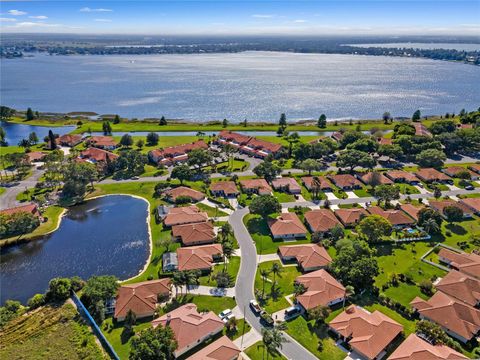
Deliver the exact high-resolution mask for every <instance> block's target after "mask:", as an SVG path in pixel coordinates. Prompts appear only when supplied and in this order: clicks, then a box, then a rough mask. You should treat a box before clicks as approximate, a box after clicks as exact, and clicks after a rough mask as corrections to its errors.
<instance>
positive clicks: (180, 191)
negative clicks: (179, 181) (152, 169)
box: [163, 186, 205, 201]
mask: <svg viewBox="0 0 480 360" xmlns="http://www.w3.org/2000/svg"><path fill="white" fill-rule="evenodd" d="M163 193H164V194H165V195H166V196H167V197H168V198H170V199H172V200H173V201H176V200H177V198H178V197H189V198H191V199H192V200H194V201H201V200H203V199H205V194H204V193H201V192H200V191H197V190H193V189H190V188H189V187H186V186H179V187H176V188H172V189H169V190H165V191H164V192H163Z"/></svg>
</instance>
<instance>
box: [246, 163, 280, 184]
mask: <svg viewBox="0 0 480 360" xmlns="http://www.w3.org/2000/svg"><path fill="white" fill-rule="evenodd" d="M281 171H282V169H281V168H280V167H278V166H277V165H275V164H273V163H272V162H270V161H263V162H261V163H260V164H258V165H257V166H255V168H254V169H253V172H254V173H255V175H257V176H258V177H263V178H264V179H265V180H267V181H272V180H273V179H275V178H276V177H277V176H278V175H279V174H280V173H281Z"/></svg>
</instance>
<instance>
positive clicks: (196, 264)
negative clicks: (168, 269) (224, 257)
mask: <svg viewBox="0 0 480 360" xmlns="http://www.w3.org/2000/svg"><path fill="white" fill-rule="evenodd" d="M221 254H223V252H222V245H221V244H209V245H199V246H190V247H184V248H178V249H177V260H178V270H180V271H184V270H202V269H209V268H211V266H212V263H213V257H214V256H215V255H221Z"/></svg>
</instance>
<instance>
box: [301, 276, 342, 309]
mask: <svg viewBox="0 0 480 360" xmlns="http://www.w3.org/2000/svg"><path fill="white" fill-rule="evenodd" d="M295 282H296V283H298V284H303V286H304V287H305V290H306V291H305V292H304V293H303V294H300V295H297V297H296V300H297V303H299V304H300V305H301V306H302V308H303V309H304V310H305V311H308V310H311V309H314V308H316V307H317V306H320V305H322V306H332V305H335V304H338V303H339V302H342V301H343V299H344V298H345V288H344V287H343V285H342V284H340V283H339V282H338V281H337V280H335V278H334V277H333V276H332V275H330V274H329V273H328V272H327V271H326V270H324V269H321V270H317V271H314V272H311V273H308V274H304V275H301V276H299V277H297V278H296V279H295Z"/></svg>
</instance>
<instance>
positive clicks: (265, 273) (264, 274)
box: [260, 269, 270, 298]
mask: <svg viewBox="0 0 480 360" xmlns="http://www.w3.org/2000/svg"><path fill="white" fill-rule="evenodd" d="M269 274H270V271H268V270H267V269H261V270H260V276H261V277H262V280H263V284H262V298H264V297H265V281H266V280H267V279H268V275H269Z"/></svg>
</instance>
